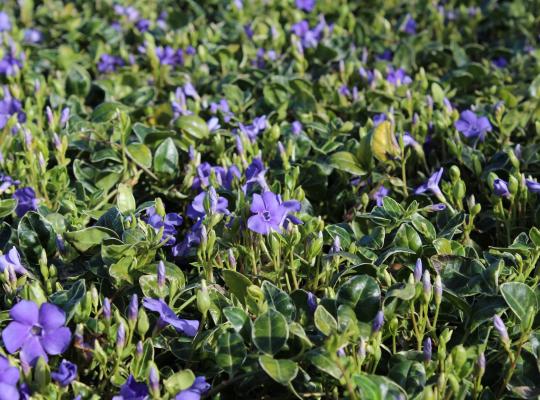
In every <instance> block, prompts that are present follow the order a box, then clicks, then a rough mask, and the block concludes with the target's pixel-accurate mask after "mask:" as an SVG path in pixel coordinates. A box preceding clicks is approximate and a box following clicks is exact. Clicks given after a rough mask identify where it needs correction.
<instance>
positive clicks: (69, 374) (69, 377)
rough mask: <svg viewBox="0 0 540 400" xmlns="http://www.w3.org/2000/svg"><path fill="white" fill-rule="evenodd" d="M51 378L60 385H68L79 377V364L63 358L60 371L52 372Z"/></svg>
mask: <svg viewBox="0 0 540 400" xmlns="http://www.w3.org/2000/svg"><path fill="white" fill-rule="evenodd" d="M51 378H52V379H53V380H54V381H55V382H57V383H58V384H59V385H60V386H62V387H66V386H68V385H69V384H70V383H71V382H73V381H74V380H75V379H76V378H77V365H75V364H73V363H72V362H70V361H68V360H62V362H61V363H60V366H59V367H58V371H56V372H52V373H51Z"/></svg>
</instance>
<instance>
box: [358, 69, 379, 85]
mask: <svg viewBox="0 0 540 400" xmlns="http://www.w3.org/2000/svg"><path fill="white" fill-rule="evenodd" d="M358 73H359V74H360V76H361V77H362V78H363V79H364V80H366V81H367V83H368V84H370V85H371V83H372V82H373V81H374V80H375V74H374V73H373V71H371V70H367V69H365V68H364V67H360V68H358Z"/></svg>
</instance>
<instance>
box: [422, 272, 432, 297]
mask: <svg viewBox="0 0 540 400" xmlns="http://www.w3.org/2000/svg"><path fill="white" fill-rule="evenodd" d="M422 289H423V291H424V299H425V300H426V303H428V302H429V300H430V298H431V291H432V286H431V277H430V275H429V271H424V275H423V276H422Z"/></svg>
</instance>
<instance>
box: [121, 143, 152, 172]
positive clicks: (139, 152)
mask: <svg viewBox="0 0 540 400" xmlns="http://www.w3.org/2000/svg"><path fill="white" fill-rule="evenodd" d="M126 151H127V153H128V155H129V156H130V157H131V158H132V159H133V161H135V163H136V164H137V165H139V166H141V167H144V168H150V167H151V166H152V152H151V151H150V149H149V148H148V146H146V145H145V144H142V143H131V144H129V145H128V146H127V148H126Z"/></svg>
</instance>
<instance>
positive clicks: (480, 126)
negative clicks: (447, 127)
mask: <svg viewBox="0 0 540 400" xmlns="http://www.w3.org/2000/svg"><path fill="white" fill-rule="evenodd" d="M454 126H455V127H456V129H457V130H458V131H459V132H461V133H462V134H463V136H465V137H467V138H478V139H479V140H480V141H481V142H483V141H484V139H485V138H486V132H491V130H492V127H491V124H490V122H489V119H487V117H479V116H477V115H476V114H475V113H473V112H472V111H470V110H466V111H463V112H462V113H461V114H460V116H459V119H458V120H457V121H456V123H455V124H454Z"/></svg>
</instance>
